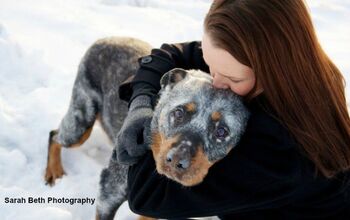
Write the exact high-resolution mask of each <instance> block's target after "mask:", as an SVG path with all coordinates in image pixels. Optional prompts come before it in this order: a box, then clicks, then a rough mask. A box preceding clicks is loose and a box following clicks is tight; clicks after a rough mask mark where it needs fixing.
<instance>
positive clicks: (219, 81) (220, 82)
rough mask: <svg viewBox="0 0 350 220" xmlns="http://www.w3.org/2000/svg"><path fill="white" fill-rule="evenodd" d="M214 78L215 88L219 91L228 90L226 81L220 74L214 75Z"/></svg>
mask: <svg viewBox="0 0 350 220" xmlns="http://www.w3.org/2000/svg"><path fill="white" fill-rule="evenodd" d="M212 76H213V86H214V87H215V88H217V89H227V88H228V85H227V84H226V82H225V81H226V79H225V78H224V77H221V76H220V74H212Z"/></svg>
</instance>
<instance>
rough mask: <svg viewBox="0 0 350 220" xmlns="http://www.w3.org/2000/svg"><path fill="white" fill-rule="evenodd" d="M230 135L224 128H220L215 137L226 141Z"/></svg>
mask: <svg viewBox="0 0 350 220" xmlns="http://www.w3.org/2000/svg"><path fill="white" fill-rule="evenodd" d="M227 135H228V131H227V129H226V128H224V127H221V126H220V127H218V128H217V129H216V131H215V136H216V137H217V138H219V139H224V138H225V137H226V136H227Z"/></svg>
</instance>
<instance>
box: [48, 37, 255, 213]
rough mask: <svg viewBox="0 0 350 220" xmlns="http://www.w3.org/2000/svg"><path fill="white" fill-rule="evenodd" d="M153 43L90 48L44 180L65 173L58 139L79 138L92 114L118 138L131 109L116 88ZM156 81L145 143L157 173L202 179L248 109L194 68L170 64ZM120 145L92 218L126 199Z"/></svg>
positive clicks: (188, 181)
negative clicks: (155, 97)
mask: <svg viewBox="0 0 350 220" xmlns="http://www.w3.org/2000/svg"><path fill="white" fill-rule="evenodd" d="M150 48H151V47H150V46H149V45H148V44H147V43H145V42H142V41H140V40H136V39H131V38H107V39H103V40H99V41H97V42H96V43H95V44H94V45H93V46H92V47H91V48H90V49H89V50H88V51H87V53H86V54H85V56H84V58H83V59H82V61H81V63H80V66H79V71H78V75H77V78H76V80H75V84H74V87H73V94H72V99H71V103H70V106H69V109H68V112H67V113H66V115H65V116H64V118H63V120H62V122H61V124H60V126H59V129H58V130H53V131H51V132H50V138H49V150H48V163H47V168H46V175H45V180H46V182H47V183H48V184H50V185H52V184H54V182H55V179H57V178H60V177H61V176H62V175H63V174H64V171H63V168H62V164H61V158H60V152H61V146H64V147H73V146H79V145H81V144H82V143H83V142H84V141H85V140H86V139H87V138H88V137H89V135H90V132H91V130H92V127H93V125H94V122H95V120H96V119H98V120H100V121H101V124H102V127H103V128H104V130H105V131H106V133H107V135H108V137H109V138H110V139H111V141H112V143H116V136H117V134H118V132H119V130H120V128H121V125H122V123H123V120H124V118H125V117H126V115H127V111H128V109H127V103H126V102H123V101H121V100H120V99H119V94H118V87H119V85H120V84H121V82H123V81H124V80H126V79H127V78H129V77H131V76H133V75H134V74H135V72H136V70H137V68H138V67H139V64H138V58H139V57H141V56H145V55H147V54H149V53H150ZM160 84H161V91H160V98H159V100H158V103H157V105H156V107H155V110H154V116H153V118H152V122H151V126H150V128H147V132H146V133H147V138H146V140H145V142H146V143H149V145H148V146H150V149H151V150H152V152H153V156H154V159H155V161H156V167H157V171H158V173H160V174H163V175H165V176H167V177H168V178H170V179H172V180H174V181H176V182H178V183H180V184H182V185H184V186H193V185H196V184H199V183H200V182H202V181H203V179H204V177H205V176H206V175H207V173H208V170H209V168H210V167H211V166H212V165H213V164H214V163H215V162H217V161H218V160H220V159H222V158H223V157H225V156H226V155H227V154H228V153H229V152H230V150H231V149H232V148H233V147H234V146H235V145H236V143H237V142H238V141H239V139H240V137H241V135H242V133H243V131H244V129H245V126H246V123H247V120H248V115H249V113H248V112H247V109H246V108H245V107H244V105H243V104H242V101H241V98H240V97H238V96H237V95H235V94H233V93H232V92H231V91H228V90H220V89H214V88H213V86H212V78H211V76H210V75H209V74H206V73H203V72H201V71H198V70H183V69H174V70H171V71H169V72H168V73H166V74H165V75H164V76H163V77H162V79H161V82H160ZM114 145H115V144H114ZM117 150H118V146H114V150H113V153H112V156H111V159H110V162H109V165H108V167H107V168H105V169H103V170H102V173H101V177H100V189H99V196H98V201H97V214H96V218H97V219H101V220H102V219H113V217H114V215H115V212H116V210H117V209H118V207H119V206H120V205H121V204H122V202H124V201H125V200H126V196H127V193H128V189H127V183H126V181H127V172H128V166H127V165H122V164H120V163H118V160H117V153H116V151H117Z"/></svg>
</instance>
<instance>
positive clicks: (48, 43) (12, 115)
mask: <svg viewBox="0 0 350 220" xmlns="http://www.w3.org/2000/svg"><path fill="white" fill-rule="evenodd" d="M210 2H211V1H210V0H176V1H175V0H50V1H46V0H16V1H14V0H0V216H1V217H0V219H5V220H7V219H16V220H24V219H26V220H29V219H49V220H51V219H52V220H56V219H57V220H70V219H77V220H78V219H84V220H85V219H94V216H95V205H93V206H91V205H80V204H76V205H70V204H48V203H45V204H5V202H4V198H5V197H12V198H13V197H27V196H31V197H44V198H47V197H48V196H54V197H57V198H60V197H63V196H64V197H66V198H84V197H90V198H95V197H96V193H97V188H98V180H99V173H100V171H101V169H102V168H103V166H104V165H105V164H106V163H107V161H108V159H109V154H110V152H111V145H110V144H109V143H108V142H107V138H106V136H105V135H104V133H103V132H102V129H101V128H100V127H99V126H98V125H97V126H95V128H94V131H93V133H92V136H91V137H90V139H89V140H88V141H87V142H86V143H85V144H84V145H83V146H82V147H80V148H76V149H69V150H65V149H63V152H62V154H63V155H62V159H63V166H64V168H65V171H66V173H67V175H66V176H64V178H63V179H60V180H58V181H57V182H56V185H55V186H54V187H49V186H46V185H45V184H44V180H43V175H44V170H45V165H46V159H47V141H48V132H49V131H50V130H52V129H55V128H57V126H58V124H59V122H60V120H61V119H62V117H63V115H64V114H65V112H66V110H67V108H68V104H69V100H70V95H71V89H72V86H73V82H74V78H75V74H76V70H77V67H78V64H79V62H80V59H81V57H82V56H83V54H84V52H85V51H86V50H87V48H88V47H89V46H90V45H91V44H92V43H93V42H94V41H96V40H97V39H99V38H103V37H107V36H132V37H136V38H140V39H143V40H145V41H148V42H150V43H151V44H152V45H153V46H154V47H159V46H160V45H161V44H162V43H164V42H166V43H172V42H182V41H189V40H199V39H200V38H201V35H202V21H203V18H204V15H205V13H206V12H207V10H208V8H209V5H210ZM307 2H308V4H309V7H310V10H311V15H312V18H313V21H314V24H315V26H316V30H317V34H318V36H319V40H320V42H321V44H322V46H323V48H324V49H325V50H326V52H327V53H328V54H329V56H330V57H331V58H332V59H333V61H334V62H335V63H336V65H337V66H338V67H339V68H340V70H341V71H342V73H343V74H344V76H345V78H346V80H347V82H349V77H350V62H349V58H350V28H349V27H350V0H308V1H307ZM291 16H292V15H291ZM346 91H347V95H349V88H348V87H347V88H346ZM117 216H118V219H130V220H131V219H135V215H133V214H132V213H131V212H130V211H129V210H128V207H127V204H126V203H125V204H124V205H123V207H122V208H121V210H120V211H119V212H118V215H117Z"/></svg>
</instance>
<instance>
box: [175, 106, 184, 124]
mask: <svg viewBox="0 0 350 220" xmlns="http://www.w3.org/2000/svg"><path fill="white" fill-rule="evenodd" d="M174 117H175V119H176V120H177V121H181V120H182V119H183V117H184V111H183V109H181V108H177V109H176V110H175V111H174Z"/></svg>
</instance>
